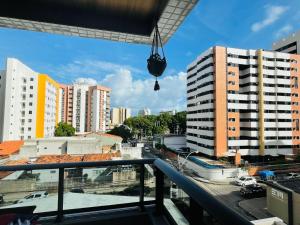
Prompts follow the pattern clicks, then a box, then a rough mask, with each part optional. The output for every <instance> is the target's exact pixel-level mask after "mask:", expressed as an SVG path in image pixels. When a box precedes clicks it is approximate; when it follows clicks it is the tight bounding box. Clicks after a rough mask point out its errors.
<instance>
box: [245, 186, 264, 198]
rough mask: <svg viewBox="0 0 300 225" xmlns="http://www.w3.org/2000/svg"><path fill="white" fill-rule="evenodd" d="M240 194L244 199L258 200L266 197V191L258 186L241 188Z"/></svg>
mask: <svg viewBox="0 0 300 225" xmlns="http://www.w3.org/2000/svg"><path fill="white" fill-rule="evenodd" d="M240 194H241V195H242V196H243V197H245V198H259V197H264V196H266V189H265V188H263V187H262V186H261V185H259V184H251V185H248V186H245V187H242V188H241V190H240Z"/></svg>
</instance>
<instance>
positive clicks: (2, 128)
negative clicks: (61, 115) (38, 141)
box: [0, 58, 58, 142]
mask: <svg viewBox="0 0 300 225" xmlns="http://www.w3.org/2000/svg"><path fill="white" fill-rule="evenodd" d="M0 76H1V77H0V93H1V94H0V105H1V109H0V141H1V142H2V141H9V140H20V139H32V138H36V137H51V136H53V135H54V129H55V125H56V122H57V109H58V105H57V97H58V88H57V87H58V85H57V83H56V82H55V81H53V80H52V79H51V78H49V77H48V76H47V75H41V74H38V73H37V72H35V71H33V70H32V69H30V68H29V67H27V66H26V65H24V64H23V63H22V62H20V61H19V60H17V59H13V58H8V59H7V62H6V70H5V71H2V72H1V75H0Z"/></svg>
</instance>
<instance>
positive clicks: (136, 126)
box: [124, 112, 186, 138]
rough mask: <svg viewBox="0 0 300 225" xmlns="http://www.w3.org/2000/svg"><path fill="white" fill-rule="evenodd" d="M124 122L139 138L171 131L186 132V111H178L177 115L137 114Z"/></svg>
mask: <svg viewBox="0 0 300 225" xmlns="http://www.w3.org/2000/svg"><path fill="white" fill-rule="evenodd" d="M124 124H125V125H127V126H128V127H130V129H131V131H132V135H133V136H135V137H138V138H141V137H142V136H143V137H145V136H153V135H156V134H158V135H161V134H166V133H169V132H171V133H176V134H177V133H178V134H185V132H186V112H178V113H176V114H175V115H170V114H169V113H162V114H160V115H158V116H155V115H150V116H136V117H131V118H128V119H126V120H125V121H124Z"/></svg>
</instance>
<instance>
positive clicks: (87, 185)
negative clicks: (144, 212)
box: [64, 165, 140, 210]
mask: <svg viewBox="0 0 300 225" xmlns="http://www.w3.org/2000/svg"><path fill="white" fill-rule="evenodd" d="M65 174H66V178H65V180H64V210H68V209H81V208H85V209H86V208H90V207H100V206H112V205H118V204H125V203H138V202H139V196H140V180H139V179H140V178H139V176H140V166H139V165H123V166H122V165H118V166H108V167H89V168H69V169H65Z"/></svg>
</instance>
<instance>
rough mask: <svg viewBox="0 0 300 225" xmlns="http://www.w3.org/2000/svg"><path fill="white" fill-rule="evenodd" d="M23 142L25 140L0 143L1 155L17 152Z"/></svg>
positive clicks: (5, 155)
mask: <svg viewBox="0 0 300 225" xmlns="http://www.w3.org/2000/svg"><path fill="white" fill-rule="evenodd" d="M23 144H24V141H5V142H2V143H0V157H7V156H9V155H11V154H14V153H17V152H18V151H19V150H20V148H21V147H22V145H23Z"/></svg>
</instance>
